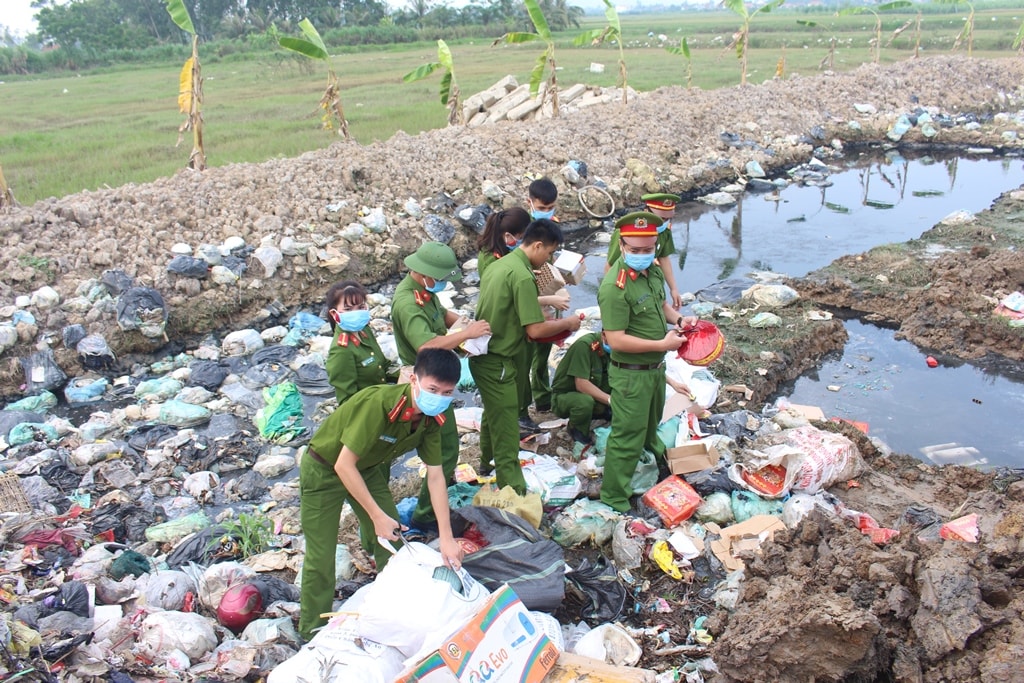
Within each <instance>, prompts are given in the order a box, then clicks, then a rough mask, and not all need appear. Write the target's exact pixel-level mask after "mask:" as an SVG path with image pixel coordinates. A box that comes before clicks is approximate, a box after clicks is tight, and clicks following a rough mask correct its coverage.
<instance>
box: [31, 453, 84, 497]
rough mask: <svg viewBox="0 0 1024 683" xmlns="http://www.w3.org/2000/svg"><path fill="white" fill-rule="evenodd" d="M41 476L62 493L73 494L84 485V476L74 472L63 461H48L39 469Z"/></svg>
mask: <svg viewBox="0 0 1024 683" xmlns="http://www.w3.org/2000/svg"><path fill="white" fill-rule="evenodd" d="M39 476H41V477H42V478H43V479H45V480H46V483H47V484H49V485H50V486H52V487H53V488H55V489H57V490H58V491H61V492H62V493H71V492H72V491H74V490H75V489H77V488H78V486H79V485H80V484H81V483H82V475H81V474H78V473H76V472H73V471H72V470H71V468H70V467H68V466H67V463H66V462H64V460H63V459H52V460H48V461H47V462H46V463H45V464H44V465H43V466H42V467H40V468H39Z"/></svg>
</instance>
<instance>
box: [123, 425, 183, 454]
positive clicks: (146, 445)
mask: <svg viewBox="0 0 1024 683" xmlns="http://www.w3.org/2000/svg"><path fill="white" fill-rule="evenodd" d="M177 434H178V430H177V429H175V428H174V427H172V426H170V425H141V426H139V427H136V428H135V429H134V430H133V431H132V432H131V433H130V434H129V436H128V445H129V446H131V447H132V448H133V449H134V450H135V452H136V453H145V452H146V451H148V450H149V449H150V448H156V446H157V444H159V443H160V442H161V441H164V440H166V439H169V438H171V437H172V436H176V435H177Z"/></svg>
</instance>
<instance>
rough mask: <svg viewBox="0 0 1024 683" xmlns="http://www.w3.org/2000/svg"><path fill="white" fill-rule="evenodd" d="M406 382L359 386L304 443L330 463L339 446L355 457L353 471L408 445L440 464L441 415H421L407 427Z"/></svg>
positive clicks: (371, 465)
mask: <svg viewBox="0 0 1024 683" xmlns="http://www.w3.org/2000/svg"><path fill="white" fill-rule="evenodd" d="M412 406H413V398H412V385H411V384H381V385H378V386H373V387H369V388H367V389H363V390H362V391H360V392H359V393H358V394H356V395H355V396H353V397H352V399H351V400H349V401H345V403H344V404H342V405H341V406H340V407H339V408H338V409H337V410H335V411H334V412H333V413H331V414H330V415H329V416H328V417H327V419H326V420H324V421H323V424H321V425H320V428H319V429H317V430H316V434H314V435H313V439H312V440H311V441H310V442H309V447H310V448H312V449H313V450H314V451H316V454H317V455H319V456H320V457H321V458H323V459H324V460H325V461H326V462H327V463H328V464H330V465H331V466H333V465H334V463H336V462H337V461H338V455H339V454H340V453H341V448H342V446H348V448H349V450H351V451H352V452H353V453H355V454H356V455H358V456H359V463H358V464H357V467H358V469H359V470H361V471H362V470H369V469H372V468H374V467H376V466H377V465H380V464H383V463H390V462H392V461H394V460H395V459H396V458H398V457H399V456H401V455H403V454H405V453H408V452H409V451H411V450H413V449H414V448H415V449H417V453H418V454H419V456H420V458H421V459H422V460H423V462H424V463H426V464H427V465H440V464H441V424H442V423H443V422H444V416H443V415H438V416H437V417H435V418H430V417H427V416H423V417H422V419H421V421H420V427H419V429H417V430H416V431H415V432H414V431H412V418H413V408H412Z"/></svg>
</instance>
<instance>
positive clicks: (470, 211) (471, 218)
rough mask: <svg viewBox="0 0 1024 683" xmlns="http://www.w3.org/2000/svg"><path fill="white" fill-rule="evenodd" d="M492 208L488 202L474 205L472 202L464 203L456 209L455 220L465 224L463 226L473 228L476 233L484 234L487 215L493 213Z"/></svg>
mask: <svg viewBox="0 0 1024 683" xmlns="http://www.w3.org/2000/svg"><path fill="white" fill-rule="evenodd" d="M492 211H493V210H492V209H491V207H490V206H488V205H486V204H480V205H478V206H473V205H472V204H463V205H462V206H460V207H458V208H457V209H455V220H457V221H458V222H459V223H461V224H462V225H463V227H466V228H469V229H470V230H473V231H474V232H475V233H476V234H478V235H482V234H484V226H485V225H487V217H488V216H490V215H491V213H492Z"/></svg>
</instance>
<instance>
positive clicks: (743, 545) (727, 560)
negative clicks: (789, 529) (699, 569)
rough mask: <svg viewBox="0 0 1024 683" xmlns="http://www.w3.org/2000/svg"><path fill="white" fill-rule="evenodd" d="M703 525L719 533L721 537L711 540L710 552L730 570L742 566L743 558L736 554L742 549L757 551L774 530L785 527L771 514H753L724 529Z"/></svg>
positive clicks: (772, 535)
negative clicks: (743, 520) (745, 519)
mask: <svg viewBox="0 0 1024 683" xmlns="http://www.w3.org/2000/svg"><path fill="white" fill-rule="evenodd" d="M705 526H706V527H707V528H708V529H710V530H711V531H713V532H716V533H719V534H720V535H721V538H718V539H716V540H714V541H711V552H713V553H714V554H715V557H717V558H718V559H719V560H720V561H721V562H722V564H723V565H725V568H726V569H727V570H728V571H731V572H733V571H736V570H737V569H743V566H744V565H743V560H741V559H739V558H738V557H736V555H738V554H739V553H741V552H744V551H759V550H760V547H761V543H763V542H764V541H770V540H772V538H773V537H774V536H775V532H776V531H778V530H780V529H785V528H786V525H785V524H783V523H782V520H781V519H779V518H778V517H773V516H771V515H754V516H753V517H751V518H750V519H748V520H747V521H745V522H740V523H739V524H733V525H731V526H727V527H726V528H724V529H718V527H717V526H716V525H714V524H706V525H705Z"/></svg>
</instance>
